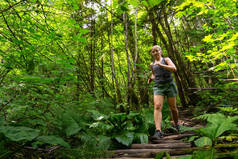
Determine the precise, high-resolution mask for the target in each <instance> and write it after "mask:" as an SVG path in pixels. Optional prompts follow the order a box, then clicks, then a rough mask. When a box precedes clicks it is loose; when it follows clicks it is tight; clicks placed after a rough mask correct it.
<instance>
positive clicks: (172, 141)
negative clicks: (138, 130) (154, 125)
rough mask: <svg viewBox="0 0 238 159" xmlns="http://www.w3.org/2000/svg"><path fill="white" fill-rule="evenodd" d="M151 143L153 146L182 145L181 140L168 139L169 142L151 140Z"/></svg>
mask: <svg viewBox="0 0 238 159" xmlns="http://www.w3.org/2000/svg"><path fill="white" fill-rule="evenodd" d="M151 143H153V144H171V143H173V144H177V143H184V142H183V141H181V140H172V139H169V140H152V141H151Z"/></svg>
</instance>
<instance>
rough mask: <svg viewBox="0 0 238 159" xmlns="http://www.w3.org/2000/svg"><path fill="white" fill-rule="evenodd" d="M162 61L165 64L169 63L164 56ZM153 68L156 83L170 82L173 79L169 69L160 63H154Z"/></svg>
mask: <svg viewBox="0 0 238 159" xmlns="http://www.w3.org/2000/svg"><path fill="white" fill-rule="evenodd" d="M161 63H162V64H164V65H168V64H166V62H165V59H164V58H162V62H161ZM152 69H153V72H154V75H155V79H154V81H155V83H168V82H171V81H173V77H172V75H171V72H170V71H168V70H166V69H164V68H162V67H160V66H158V65H153V66H152Z"/></svg>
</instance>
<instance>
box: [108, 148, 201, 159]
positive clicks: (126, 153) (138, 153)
mask: <svg viewBox="0 0 238 159" xmlns="http://www.w3.org/2000/svg"><path fill="white" fill-rule="evenodd" d="M199 149H202V148H197V147H194V148H186V149H125V150H114V151H111V152H112V153H114V154H113V157H138V158H143V157H144V158H146V157H155V156H156V154H157V153H159V152H168V153H169V154H170V155H171V156H173V155H186V154H190V153H192V152H193V151H194V150H199Z"/></svg>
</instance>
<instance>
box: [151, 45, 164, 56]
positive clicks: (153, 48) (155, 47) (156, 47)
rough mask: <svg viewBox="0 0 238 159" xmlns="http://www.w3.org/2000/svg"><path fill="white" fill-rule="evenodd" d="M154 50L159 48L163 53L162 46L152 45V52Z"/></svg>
mask: <svg viewBox="0 0 238 159" xmlns="http://www.w3.org/2000/svg"><path fill="white" fill-rule="evenodd" d="M154 50H159V51H160V53H161V55H162V53H163V52H162V49H161V47H160V46H159V45H155V46H153V47H152V49H151V52H153V51H154Z"/></svg>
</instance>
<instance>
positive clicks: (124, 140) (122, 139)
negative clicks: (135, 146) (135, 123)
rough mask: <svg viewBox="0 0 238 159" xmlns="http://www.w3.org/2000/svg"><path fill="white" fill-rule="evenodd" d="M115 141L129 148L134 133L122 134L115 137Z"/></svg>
mask: <svg viewBox="0 0 238 159" xmlns="http://www.w3.org/2000/svg"><path fill="white" fill-rule="evenodd" d="M115 139H116V140H117V141H118V142H119V143H121V144H123V145H125V146H129V145H131V144H132V142H133V139H134V133H132V132H127V133H124V134H122V135H120V136H117V137H115Z"/></svg>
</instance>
